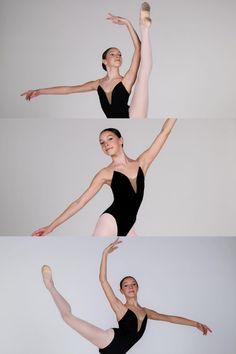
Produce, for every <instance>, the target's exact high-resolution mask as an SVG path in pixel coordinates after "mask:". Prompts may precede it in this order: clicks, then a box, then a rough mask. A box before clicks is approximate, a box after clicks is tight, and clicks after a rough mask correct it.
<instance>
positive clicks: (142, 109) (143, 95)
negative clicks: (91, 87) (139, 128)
mask: <svg viewBox="0 0 236 354" xmlns="http://www.w3.org/2000/svg"><path fill="white" fill-rule="evenodd" d="M150 25H151V19H150V6H149V4H148V3H146V2H145V3H143V4H142V6H141V11H140V30H141V42H142V43H141V63H140V68H139V72H138V77H137V81H136V84H135V89H134V95H133V97H132V101H131V104H130V108H129V116H130V118H146V117H147V113H148V85H149V77H150V73H151V69H152V49H151V42H150V34H149V29H150Z"/></svg>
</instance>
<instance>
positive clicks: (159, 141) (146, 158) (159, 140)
mask: <svg viewBox="0 0 236 354" xmlns="http://www.w3.org/2000/svg"><path fill="white" fill-rule="evenodd" d="M176 120H177V119H176V118H168V119H166V121H165V123H164V124H163V126H162V128H161V131H160V133H159V134H158V135H157V137H156V138H155V140H154V141H153V143H152V145H151V146H150V147H149V148H148V149H147V150H146V151H144V152H143V153H142V154H141V155H140V156H139V157H138V159H137V160H138V161H139V164H140V166H141V167H142V169H143V171H144V173H146V172H147V170H148V168H149V166H150V165H151V163H152V162H153V160H154V159H155V158H156V157H157V155H158V154H159V152H160V150H161V148H162V147H163V145H164V144H165V142H166V140H167V138H168V136H169V135H170V132H171V130H172V128H173V126H174V125H175V122H176Z"/></svg>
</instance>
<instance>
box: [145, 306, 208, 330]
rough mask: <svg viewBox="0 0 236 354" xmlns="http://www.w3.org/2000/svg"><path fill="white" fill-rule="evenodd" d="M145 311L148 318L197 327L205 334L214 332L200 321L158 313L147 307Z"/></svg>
mask: <svg viewBox="0 0 236 354" xmlns="http://www.w3.org/2000/svg"><path fill="white" fill-rule="evenodd" d="M145 311H146V313H147V316H148V318H150V319H151V320H157V321H165V322H170V323H174V324H179V325H185V326H192V327H196V328H197V329H198V330H199V331H201V332H202V333H203V334H204V335H207V333H208V332H211V333H212V330H211V329H210V328H209V327H208V326H207V325H205V324H202V323H200V322H196V321H192V320H189V319H188V318H184V317H179V316H172V315H163V314H161V313H158V312H156V311H153V310H150V309H147V308H146V309H145Z"/></svg>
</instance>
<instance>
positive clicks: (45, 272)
mask: <svg viewBox="0 0 236 354" xmlns="http://www.w3.org/2000/svg"><path fill="white" fill-rule="evenodd" d="M41 271H42V276H43V281H44V284H45V286H46V288H47V289H49V288H50V287H51V286H52V285H53V280H52V270H51V268H50V267H49V266H48V265H44V266H43V267H42V269H41Z"/></svg>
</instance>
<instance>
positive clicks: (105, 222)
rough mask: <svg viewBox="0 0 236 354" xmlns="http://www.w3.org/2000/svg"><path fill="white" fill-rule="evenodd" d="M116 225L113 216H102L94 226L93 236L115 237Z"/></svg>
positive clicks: (106, 214) (116, 232)
mask: <svg viewBox="0 0 236 354" xmlns="http://www.w3.org/2000/svg"><path fill="white" fill-rule="evenodd" d="M117 234H118V230H117V224H116V220H115V218H114V216H112V215H111V214H108V213H104V214H102V215H101V216H100V217H99V219H98V222H97V224H96V226H95V230H94V232H93V236H117Z"/></svg>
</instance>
